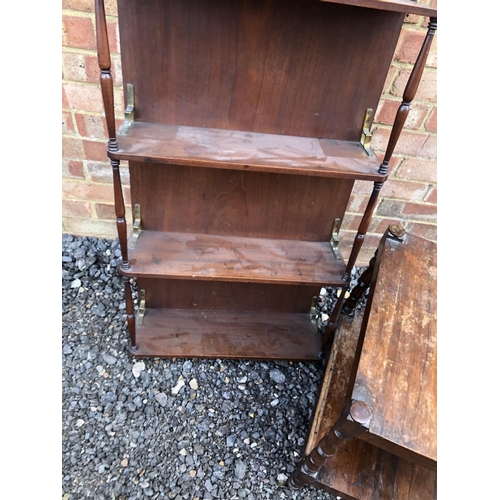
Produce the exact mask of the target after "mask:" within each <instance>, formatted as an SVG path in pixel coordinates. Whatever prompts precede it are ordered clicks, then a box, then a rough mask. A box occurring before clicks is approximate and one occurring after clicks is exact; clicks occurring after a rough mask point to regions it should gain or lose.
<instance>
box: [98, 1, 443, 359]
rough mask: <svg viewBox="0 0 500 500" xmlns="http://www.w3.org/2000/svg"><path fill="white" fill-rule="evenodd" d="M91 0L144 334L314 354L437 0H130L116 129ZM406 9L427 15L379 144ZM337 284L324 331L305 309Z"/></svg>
mask: <svg viewBox="0 0 500 500" xmlns="http://www.w3.org/2000/svg"><path fill="white" fill-rule="evenodd" d="M95 12H96V32H97V45H98V58H99V66H100V68H101V88H102V93H103V99H104V107H105V112H106V122H107V127H108V133H109V143H108V148H107V150H108V156H109V158H110V161H111V165H112V167H113V181H114V188H115V207H116V216H117V227H118V235H119V239H120V247H121V252H122V264H121V271H122V274H123V278H124V287H125V296H126V307H127V323H128V329H129V332H130V349H131V352H132V353H133V354H135V355H137V356H157V357H161V356H164V357H169V356H170V357H195V356H197V357H215V358H223V357H236V358H258V359H265V358H267V359H290V360H292V359H297V360H299V359H300V360H315V359H319V358H320V357H321V356H322V352H323V350H324V349H323V348H324V347H325V345H326V344H328V342H329V341H330V340H331V337H332V333H333V332H334V330H335V327H336V324H337V319H338V316H339V313H340V305H341V303H342V299H343V296H344V295H343V294H344V293H345V291H346V290H347V286H348V282H349V278H350V272H351V270H352V268H353V266H354V263H355V261H356V258H357V255H358V253H359V250H360V248H361V245H362V243H363V238H364V235H365V233H366V231H367V229H368V225H369V223H370V220H371V216H372V214H373V211H374V209H375V207H376V203H377V198H378V194H379V192H380V189H381V187H382V185H383V183H384V182H385V180H386V179H387V177H388V175H389V160H390V159H391V156H392V153H393V151H394V147H395V146H396V143H397V140H398V137H399V134H400V132H401V129H402V127H403V124H404V121H405V119H406V115H407V113H408V110H409V107H410V102H411V101H412V99H413V97H414V95H415V92H416V89H417V86H418V83H419V80H420V77H421V74H422V71H423V68H424V65H425V60H426V57H427V54H428V52H429V49H430V45H431V42H432V37H433V34H434V31H435V29H436V24H435V21H436V20H435V19H434V18H435V16H436V11H435V10H434V9H431V8H429V7H428V6H426V5H421V4H418V3H415V2H413V1H410V0H392V1H388V0H344V1H317V0H287V1H283V0H252V1H247V0H149V1H148V2H142V1H140V0H118V17H119V26H120V45H121V56H122V72H123V81H124V82H125V87H126V93H125V94H126V95H125V105H126V110H125V121H124V123H123V124H122V126H121V128H120V130H119V131H117V129H116V125H115V116H114V97H113V80H112V76H111V72H110V68H111V59H110V55H109V45H108V38H107V28H106V19H105V12H104V2H103V0H96V1H95ZM406 13H410V14H418V15H424V16H428V17H430V18H431V22H430V24H429V30H428V34H427V37H426V39H425V42H424V45H423V47H422V50H421V53H420V55H419V56H418V59H417V61H416V63H415V69H414V70H413V72H412V75H411V76H410V78H409V81H408V84H407V88H406V91H405V96H404V98H403V102H402V104H401V107H400V109H399V111H398V113H397V115H396V117H395V124H394V127H393V131H392V133H391V137H390V140H389V144H388V147H387V152H386V154H385V157H384V158H383V159H382V160H379V159H378V158H377V156H376V155H375V154H374V153H373V152H372V151H371V149H370V138H371V133H370V127H371V122H372V120H373V113H374V110H376V108H377V105H378V102H379V99H380V95H381V93H382V90H383V86H384V83H385V80H386V76H387V73H388V70H389V67H390V65H391V62H392V58H393V55H394V50H395V47H396V43H397V41H398V38H399V34H400V31H401V28H402V24H403V21H404V17H405V14H406ZM123 160H126V161H128V166H129V171H130V191H131V198H132V206H133V209H134V227H133V228H132V231H131V234H130V238H128V230H127V227H126V221H125V205H124V201H123V193H122V186H121V180H120V172H119V165H120V162H121V161H123ZM355 180H362V181H367V182H372V183H373V191H372V196H371V197H370V200H369V202H368V204H367V206H366V210H365V213H364V216H363V218H362V221H361V223H360V226H359V229H358V234H357V236H356V238H355V241H354V244H353V248H352V251H351V253H350V255H349V257H348V260H347V264H346V263H345V262H344V260H343V258H342V256H341V254H340V250H339V248H338V232H339V230H340V227H341V225H342V221H343V218H344V214H345V211H346V208H347V204H348V202H349V198H350V194H351V191H352V187H353V184H354V181H355ZM130 278H135V279H136V280H137V288H138V290H139V311H138V313H137V314H134V303H133V300H132V293H131V285H130ZM328 285H329V286H336V287H340V288H341V289H342V295H341V300H339V302H338V304H339V305H338V307H337V308H336V309H335V310H334V311H333V312H332V315H331V318H330V322H329V324H328V326H327V329H326V333H325V334H324V335H322V334H320V333H319V332H318V331H317V330H316V327H315V325H314V322H313V321H312V320H311V317H310V312H311V304H312V302H313V299H314V297H315V296H316V295H317V294H318V293H319V291H320V289H321V287H322V286H328Z"/></svg>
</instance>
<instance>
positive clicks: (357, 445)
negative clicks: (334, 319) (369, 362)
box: [291, 314, 437, 500]
mask: <svg viewBox="0 0 500 500" xmlns="http://www.w3.org/2000/svg"><path fill="white" fill-rule="evenodd" d="M362 321H363V316H362V315H360V314H356V315H355V317H354V318H351V317H348V316H342V317H341V318H340V320H339V328H338V331H337V334H336V336H335V339H334V341H333V345H332V349H331V352H330V356H329V358H328V363H327V365H326V368H325V374H324V379H323V384H322V387H321V392H320V395H319V396H318V402H317V406H316V408H315V412H314V415H313V418H312V423H311V428H310V431H309V435H308V440H307V442H306V446H305V449H304V454H305V455H306V456H307V455H309V454H310V453H311V452H312V451H313V450H314V449H315V448H316V447H317V446H318V444H319V443H320V442H321V440H322V439H324V438H325V436H327V435H328V432H329V431H330V430H331V429H332V428H333V427H334V425H335V424H336V422H337V421H338V420H339V418H340V416H341V411H342V407H343V404H344V397H345V394H346V391H347V389H348V380H349V376H350V371H351V368H352V364H353V360H354V357H355V353H356V347H357V344H358V338H359V332H360V330H361V325H362ZM338 444H339V446H337V448H336V450H335V453H333V454H332V456H331V457H329V458H328V460H327V461H326V463H325V465H324V466H323V467H322V468H321V469H320V470H319V472H318V474H317V476H316V478H312V477H311V476H309V475H307V474H304V473H303V472H301V466H302V464H303V462H302V463H301V464H300V465H299V467H298V468H297V469H296V471H295V473H294V475H293V477H292V480H291V484H292V486H295V487H300V486H301V485H302V484H303V483H308V484H311V485H313V486H315V487H317V488H321V489H323V490H326V491H329V492H330V493H332V494H335V495H339V496H341V497H342V498H343V499H346V500H350V499H352V500H368V499H372V500H417V499H418V500H431V499H435V498H437V492H436V488H437V480H436V472H435V471H431V470H429V469H427V468H425V467H422V466H421V465H417V464H413V463H411V462H408V461H407V460H404V459H402V458H399V457H397V456H395V455H393V454H391V453H389V452H387V451H385V450H382V449H381V448H377V447H375V446H373V445H371V444H369V443H367V442H365V441H363V440H361V439H346V440H338Z"/></svg>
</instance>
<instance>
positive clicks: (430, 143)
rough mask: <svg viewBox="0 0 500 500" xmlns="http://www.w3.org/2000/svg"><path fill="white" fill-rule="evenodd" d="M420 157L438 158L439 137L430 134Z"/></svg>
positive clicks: (420, 152)
mask: <svg viewBox="0 0 500 500" xmlns="http://www.w3.org/2000/svg"><path fill="white" fill-rule="evenodd" d="M418 156H425V157H426V158H433V159H436V158H437V136H436V135H432V134H430V135H429V136H428V137H427V139H426V140H425V142H424V144H423V146H422V148H421V149H420V151H419V154H418Z"/></svg>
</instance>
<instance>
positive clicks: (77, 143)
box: [62, 136, 83, 159]
mask: <svg viewBox="0 0 500 500" xmlns="http://www.w3.org/2000/svg"><path fill="white" fill-rule="evenodd" d="M62 157H63V158H71V159H82V158H83V146H82V141H81V139H78V138H76V137H69V136H63V138H62Z"/></svg>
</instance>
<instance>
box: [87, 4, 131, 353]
mask: <svg viewBox="0 0 500 500" xmlns="http://www.w3.org/2000/svg"><path fill="white" fill-rule="evenodd" d="M95 22H96V38H97V60H98V63H99V68H100V70H101V72H100V83H101V92H102V99H103V102H104V113H105V115H106V127H107V129H108V138H109V139H108V148H107V150H108V154H109V152H110V151H118V142H117V140H116V124H115V105H114V96H113V77H112V75H111V56H110V52H109V41H108V29H107V25H106V13H105V11H104V0H95ZM110 162H111V167H112V169H113V188H114V202H115V214H116V227H117V230H118V239H119V242H120V250H121V254H122V263H121V269H123V270H128V269H130V263H129V261H128V247H127V221H126V219H125V202H124V199H123V189H122V182H121V178H120V162H119V161H118V160H110ZM123 282H124V285H125V305H126V311H127V325H128V328H129V332H130V342H131V344H132V348H135V345H136V344H135V319H134V303H133V299H132V291H131V288H130V281H129V279H128V278H126V279H124V280H123Z"/></svg>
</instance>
